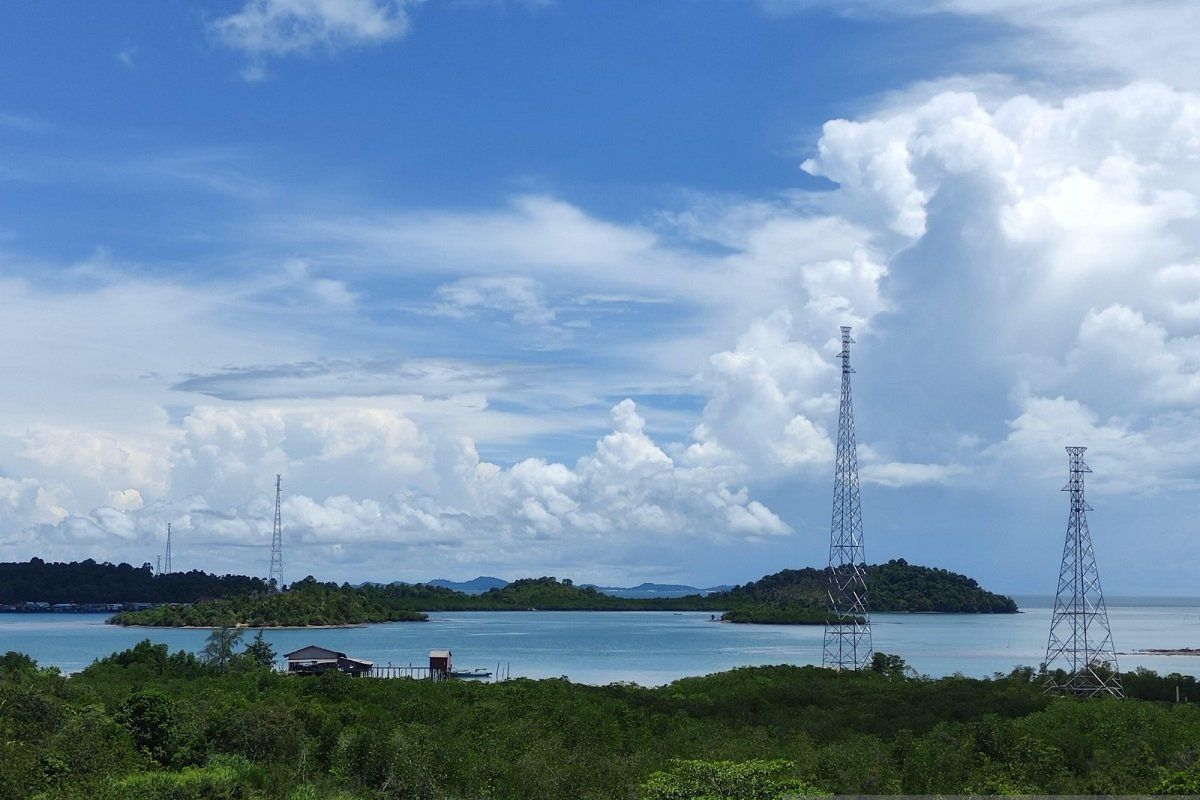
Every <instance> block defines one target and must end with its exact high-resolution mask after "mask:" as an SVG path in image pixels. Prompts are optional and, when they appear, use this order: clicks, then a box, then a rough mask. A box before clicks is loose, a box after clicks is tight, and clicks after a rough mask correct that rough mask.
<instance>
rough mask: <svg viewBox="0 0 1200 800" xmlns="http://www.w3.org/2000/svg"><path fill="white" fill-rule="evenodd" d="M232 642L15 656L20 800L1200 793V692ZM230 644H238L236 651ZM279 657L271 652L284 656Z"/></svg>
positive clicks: (5, 675) (7, 676)
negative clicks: (479, 668)
mask: <svg viewBox="0 0 1200 800" xmlns="http://www.w3.org/2000/svg"><path fill="white" fill-rule="evenodd" d="M223 637H224V634H222V633H221V632H217V633H214V641H211V642H210V647H209V648H208V649H207V650H206V654H205V655H204V656H203V657H200V658H198V657H196V656H193V655H191V654H186V653H169V652H168V651H167V649H166V647H165V646H164V645H153V644H150V643H149V642H143V643H142V644H140V645H138V646H137V647H135V648H133V649H132V650H129V651H126V652H123V653H117V654H115V655H113V656H110V657H108V658H106V659H104V660H102V661H99V662H97V663H95V664H93V665H92V666H91V667H89V668H88V669H87V670H85V671H84V672H82V673H80V674H77V675H75V676H72V677H64V676H62V675H60V674H58V672H57V671H55V670H39V669H37V668H36V667H35V665H34V664H33V663H32V662H30V661H29V660H28V659H27V658H25V657H24V656H19V655H16V654H9V655H7V656H4V657H2V658H0V800H9V799H10V798H12V799H13V800H16V799H17V798H20V799H21V800H25V799H26V798H31V797H33V798H39V800H51V798H54V799H55V800H58V799H59V798H62V799H63V800H74V799H79V800H82V799H83V798H87V800H117V798H121V799H122V800H125V799H126V798H133V799H134V800H166V799H167V798H171V799H172V800H191V799H195V800H199V799H200V798H242V799H243V800H253V799H261V800H309V799H312V800H315V798H340V799H341V800H351V798H356V799H358V800H368V799H370V800H380V799H382V798H405V800H438V799H441V798H445V799H446V800H449V799H450V798H456V799H464V800H466V799H472V800H474V799H478V800H484V799H485V798H487V799H491V800H499V799H500V798H514V800H515V799H516V798H521V800H526V799H528V798H534V799H537V798H547V800H550V799H553V800H559V799H560V798H573V799H575V798H578V799H579V800H591V799H594V800H601V799H603V800H612V799H613V798H628V799H629V800H634V799H635V798H640V800H668V799H669V800H689V799H690V800H698V799H699V798H708V799H709V800H713V799H714V798H730V799H732V800H741V799H744V800H750V799H751V798H753V800H776V799H778V798H782V797H785V796H788V795H789V794H794V793H796V792H801V793H807V792H813V791H815V792H822V793H829V792H837V793H861V794H873V793H900V792H903V793H909V794H937V793H954V794H962V793H980V794H991V793H1008V792H1024V793H1038V794H1109V793H1111V794H1134V793H1148V792H1176V793H1186V792H1193V793H1194V792H1196V791H1197V790H1200V745H1198V744H1197V743H1198V742H1200V708H1197V707H1196V705H1195V704H1179V705H1176V704H1173V703H1166V702H1161V700H1163V699H1165V698H1168V697H1174V692H1175V687H1176V686H1177V685H1178V686H1181V688H1182V692H1183V694H1184V695H1188V696H1191V697H1193V698H1195V697H1198V696H1200V694H1198V693H1197V691H1196V690H1197V687H1196V681H1195V679H1193V678H1184V677H1180V676H1167V677H1159V676H1155V675H1153V674H1152V673H1133V674H1128V675H1126V676H1125V685H1126V688H1127V691H1128V692H1129V694H1130V695H1131V697H1132V698H1140V699H1130V700H1126V701H1115V700H1093V701H1084V700H1072V699H1051V698H1048V697H1046V696H1044V695H1043V694H1042V693H1041V691H1040V688H1039V686H1038V685H1037V676H1036V675H1034V673H1033V672H1032V671H1031V670H1017V671H1015V672H1013V673H1012V674H1011V675H1007V676H1003V677H997V678H995V679H992V680H973V679H967V678H962V677H951V678H943V679H940V680H929V679H923V678H916V677H912V676H910V675H906V670H905V669H904V666H903V663H902V662H900V661H899V659H896V658H894V657H887V656H883V655H880V656H879V657H878V658H877V659H876V663H875V667H874V671H870V672H866V673H835V672H832V671H829V670H823V669H818V668H813V667H762V668H747V669H739V670H734V671H731V672H725V673H720V674H717V675H710V676H708V677H703V678H689V679H686V680H681V681H677V682H675V683H673V684H671V685H669V686H664V687H661V688H641V687H637V686H632V685H619V684H615V685H611V686H603V687H594V686H580V685H576V684H571V683H568V682H567V681H565V680H544V681H529V680H514V681H510V682H506V683H499V684H480V683H474V682H466V681H463V682H458V681H448V682H439V683H431V682H428V681H410V680H369V679H352V678H347V677H345V676H343V675H339V674H327V675H324V676H321V677H317V678H304V677H298V676H289V675H281V674H277V673H273V672H271V671H270V670H268V669H267V668H265V667H264V666H263V664H264V663H267V662H269V660H270V658H271V656H272V654H271V653H270V652H269V646H265V645H264V644H263V643H262V641H261V639H260V640H257V641H252V642H250V643H249V644H248V645H247V646H246V648H245V652H240V653H235V652H233V650H234V648H235V644H234V643H233V642H231V641H229V640H228V637H224V638H223ZM216 640H219V641H216ZM264 648H265V650H266V652H264Z"/></svg>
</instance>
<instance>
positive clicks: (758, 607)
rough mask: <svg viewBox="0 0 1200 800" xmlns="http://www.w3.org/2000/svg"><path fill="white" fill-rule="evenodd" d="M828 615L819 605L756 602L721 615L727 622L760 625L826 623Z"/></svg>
mask: <svg viewBox="0 0 1200 800" xmlns="http://www.w3.org/2000/svg"><path fill="white" fill-rule="evenodd" d="M827 618H828V615H827V614H826V613H825V609H823V608H820V607H818V606H811V605H808V606H800V605H771V604H769V603H756V604H754V605H744V606H737V607H736V608H731V609H730V610H728V611H726V612H725V613H724V614H722V615H721V619H722V620H724V621H725V622H740V623H752V624H758V625H824V624H825V621H826V619H827Z"/></svg>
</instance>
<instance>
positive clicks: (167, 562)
mask: <svg viewBox="0 0 1200 800" xmlns="http://www.w3.org/2000/svg"><path fill="white" fill-rule="evenodd" d="M163 574H164V575H170V574H171V523H169V522H168V523H167V552H166V555H165V556H164V558H163Z"/></svg>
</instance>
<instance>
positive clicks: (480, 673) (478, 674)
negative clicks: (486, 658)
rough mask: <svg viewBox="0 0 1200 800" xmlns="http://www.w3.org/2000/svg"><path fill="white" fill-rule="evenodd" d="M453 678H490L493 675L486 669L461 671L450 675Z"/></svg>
mask: <svg viewBox="0 0 1200 800" xmlns="http://www.w3.org/2000/svg"><path fill="white" fill-rule="evenodd" d="M450 677H451V678H490V677H492V673H491V672H490V671H488V670H486V669H460V670H455V671H454V672H451V673H450Z"/></svg>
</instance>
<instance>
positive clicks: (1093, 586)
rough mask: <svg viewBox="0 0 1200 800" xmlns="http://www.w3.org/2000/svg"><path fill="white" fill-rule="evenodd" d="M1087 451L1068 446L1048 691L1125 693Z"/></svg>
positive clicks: (1048, 654) (1086, 694) (1048, 651)
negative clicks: (1086, 488) (1097, 540)
mask: <svg viewBox="0 0 1200 800" xmlns="http://www.w3.org/2000/svg"><path fill="white" fill-rule="evenodd" d="M1085 450H1087V448H1086V447H1068V448H1067V455H1068V458H1069V460H1070V469H1071V479H1070V481H1069V482H1068V483H1067V485H1066V486H1064V487H1063V491H1064V492H1070V494H1071V516H1070V518H1069V519H1068V521H1067V541H1066V544H1065V545H1064V547H1063V558H1062V567H1061V568H1060V569H1059V572H1058V592H1057V593H1056V596H1055V598H1054V616H1053V618H1052V619H1051V622H1050V641H1049V642H1048V643H1047V645H1046V671H1047V673H1048V677H1047V679H1046V691H1047V692H1055V693H1058V694H1072V695H1079V696H1083V697H1093V696H1096V695H1103V694H1108V695H1112V696H1113V697H1124V696H1125V695H1124V691H1123V690H1122V688H1121V676H1120V673H1119V672H1118V671H1117V653H1116V648H1115V647H1114V646H1113V640H1112V629H1110V628H1109V626H1108V610H1107V609H1106V608H1105V606H1104V592H1103V591H1101V589H1100V571H1099V570H1098V569H1097V568H1096V554H1095V553H1094V552H1093V551H1092V535H1091V533H1090V532H1089V531H1088V522H1087V512H1089V511H1091V510H1092V509H1091V507H1090V506H1089V505H1088V504H1087V502H1085V500H1084V496H1083V476H1084V475H1086V474H1087V473H1089V472H1091V469H1089V468H1088V465H1087V464H1086V463H1084V460H1083V453H1084V451H1085ZM1056 673H1057V674H1056Z"/></svg>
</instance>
